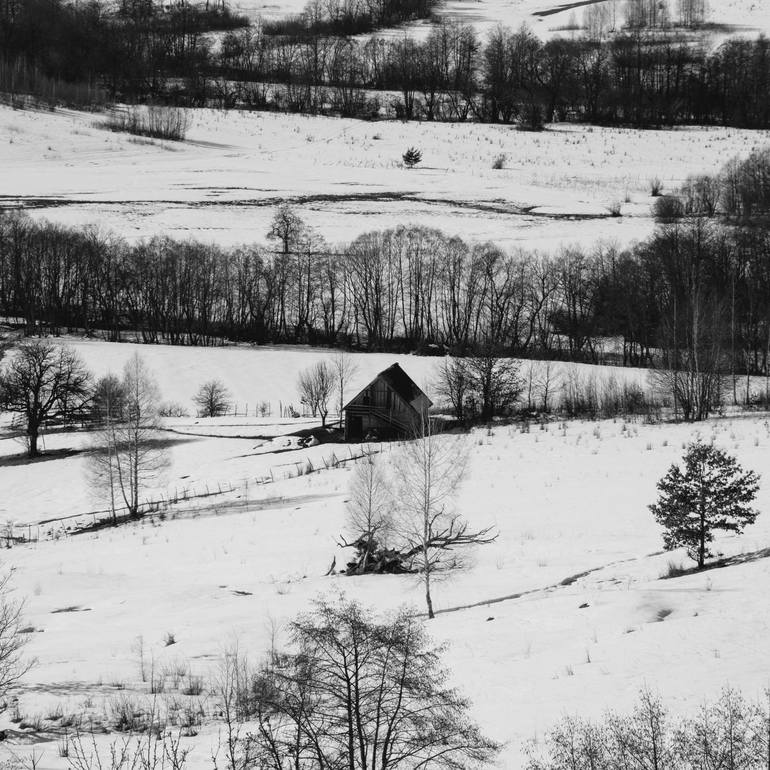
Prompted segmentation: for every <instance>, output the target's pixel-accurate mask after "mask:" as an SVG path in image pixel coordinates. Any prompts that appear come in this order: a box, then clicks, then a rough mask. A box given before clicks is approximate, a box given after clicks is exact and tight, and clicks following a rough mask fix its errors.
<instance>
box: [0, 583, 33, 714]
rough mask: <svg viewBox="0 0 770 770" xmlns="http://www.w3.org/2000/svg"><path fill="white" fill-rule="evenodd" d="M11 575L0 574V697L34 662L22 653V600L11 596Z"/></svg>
mask: <svg viewBox="0 0 770 770" xmlns="http://www.w3.org/2000/svg"><path fill="white" fill-rule="evenodd" d="M11 576H12V573H10V572H7V573H5V574H4V575H0V699H2V698H3V697H4V696H5V693H6V691H7V690H8V688H9V687H11V686H12V685H14V684H16V683H17V682H18V681H19V680H20V679H21V677H23V676H24V674H26V673H27V672H28V671H29V670H30V668H31V667H32V665H33V664H34V660H31V659H25V658H24V657H23V655H22V651H23V649H24V645H25V644H26V643H27V638H28V637H27V636H25V635H24V634H22V612H23V610H24V602H23V601H21V600H17V599H14V598H13V597H12V596H11V585H10V581H11Z"/></svg>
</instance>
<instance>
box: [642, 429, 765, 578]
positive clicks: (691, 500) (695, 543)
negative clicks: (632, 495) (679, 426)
mask: <svg viewBox="0 0 770 770" xmlns="http://www.w3.org/2000/svg"><path fill="white" fill-rule="evenodd" d="M758 487H759V476H758V475H757V474H756V473H755V472H754V471H744V470H743V468H741V466H740V465H739V464H738V462H737V460H736V459H735V458H734V457H731V456H730V455H728V454H727V453H726V452H724V451H723V450H721V449H718V448H717V447H715V446H712V445H710V444H704V443H703V442H702V441H696V442H693V443H692V444H690V445H689V446H688V448H687V452H686V454H685V456H684V472H682V470H681V469H680V468H679V466H678V465H676V464H674V465H672V466H671V468H669V470H668V473H667V474H666V475H665V476H664V477H663V478H662V479H661V480H660V481H659V482H658V490H659V491H660V497H659V498H658V502H657V503H655V504H654V505H651V506H650V510H651V511H652V513H653V515H654V516H655V519H656V520H657V522H658V523H659V524H660V525H661V526H663V527H665V529H666V532H665V534H664V535H663V543H664V546H665V548H666V550H673V549H675V548H680V547H682V546H684V547H685V548H686V549H687V554H688V556H690V557H691V558H692V559H694V560H695V561H697V562H698V567H703V565H704V563H705V560H706V558H707V557H709V556H712V555H713V554H712V553H711V552H710V551H709V548H708V545H709V543H711V542H712V540H713V538H714V535H713V533H714V530H717V529H720V530H725V531H728V532H736V533H740V532H742V531H743V529H744V527H746V526H747V525H748V524H753V523H754V520H755V519H756V518H757V514H758V511H756V510H754V509H753V508H751V506H750V504H751V502H752V501H753V500H754V497H755V496H756V493H757V489H758Z"/></svg>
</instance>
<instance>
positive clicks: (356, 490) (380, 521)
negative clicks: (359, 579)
mask: <svg viewBox="0 0 770 770" xmlns="http://www.w3.org/2000/svg"><path fill="white" fill-rule="evenodd" d="M392 506H393V501H392V496H391V488H390V484H389V482H388V479H387V477H386V475H385V469H384V467H383V464H382V462H381V460H379V459H378V458H377V457H376V456H374V455H370V456H369V457H365V458H364V459H363V461H362V462H360V463H358V464H357V465H356V466H355V468H354V470H353V479H352V481H351V485H350V498H349V499H348V501H347V530H348V532H349V533H350V534H351V536H352V537H351V541H350V543H347V542H345V541H343V542H342V543H341V545H353V546H355V548H356V549H357V551H358V558H357V568H356V569H355V570H354V571H355V572H357V573H363V572H367V571H369V567H370V560H371V559H372V557H373V555H374V554H375V552H376V550H377V548H378V547H382V546H387V545H389V542H388V541H389V536H390V534H391V528H392V525H393V521H392V517H391V510H392Z"/></svg>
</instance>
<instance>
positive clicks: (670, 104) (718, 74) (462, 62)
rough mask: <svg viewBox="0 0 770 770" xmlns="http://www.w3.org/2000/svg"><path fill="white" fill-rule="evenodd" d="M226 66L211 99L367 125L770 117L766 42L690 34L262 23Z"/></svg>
mask: <svg viewBox="0 0 770 770" xmlns="http://www.w3.org/2000/svg"><path fill="white" fill-rule="evenodd" d="M653 5H654V7H655V8H657V6H658V3H655V4H653ZM593 34H595V33H591V32H590V30H589V35H593ZM596 34H598V33H596ZM218 66H219V68H220V69H219V72H218V73H217V72H216V70H212V73H211V82H210V83H209V85H208V86H205V84H203V85H204V91H206V90H208V93H209V97H208V98H211V99H215V100H218V101H219V102H220V103H222V104H224V103H225V102H229V104H230V106H235V105H236V104H238V103H248V104H250V105H252V106H256V107H270V108H272V109H283V110H289V111H292V110H294V111H303V112H321V111H326V112H337V113H342V114H344V115H350V116H359V117H370V116H372V115H374V114H377V113H378V112H379V111H380V110H382V109H383V108H384V109H385V110H386V113H387V114H391V115H397V116H399V117H403V118H408V119H410V118H419V119H425V120H452V121H458V120H468V119H472V120H479V121H485V122H501V123H519V124H521V125H523V126H525V127H529V128H534V129H537V128H540V127H542V122H543V121H544V120H545V121H548V120H552V119H558V120H574V119H577V120H583V121H585V120H588V121H592V122H600V123H613V122H621V123H630V124H632V125H637V126H650V125H674V124H681V123H717V124H729V125H739V126H747V127H761V126H765V125H767V121H768V118H769V116H770V101H768V97H767V95H766V89H765V88H764V83H766V82H767V80H768V75H770V64H768V56H767V41H766V40H765V39H764V38H759V39H757V40H755V41H750V40H731V41H728V42H726V43H724V44H723V45H722V46H721V47H720V48H718V49H717V50H716V51H713V52H709V51H708V50H707V49H706V48H698V47H695V46H693V44H692V41H691V39H690V37H689V36H687V35H683V36H678V35H677V34H672V33H660V32H649V31H644V30H641V29H635V30H633V31H630V32H617V31H616V32H615V34H613V35H611V36H603V35H598V38H596V39H594V38H593V37H591V36H583V37H576V38H570V39H567V38H561V37H556V38H553V39H551V40H549V41H547V42H543V41H542V40H540V39H539V38H538V37H537V36H536V35H535V34H534V33H533V32H532V31H531V30H529V29H528V28H521V29H518V30H510V29H507V28H505V27H498V28H496V29H494V30H492V31H491V32H490V34H489V35H488V37H487V38H486V39H485V40H482V39H481V38H479V36H478V35H477V33H476V32H475V30H474V29H473V28H472V27H470V26H464V25H461V24H458V23H455V22H450V21H444V22H441V23H440V24H438V25H436V26H435V27H433V29H432V30H431V31H430V33H429V35H428V37H427V38H426V39H425V40H424V41H418V40H415V39H413V38H410V37H408V36H403V37H395V38H370V39H368V40H365V41H359V40H357V39H355V38H353V39H351V38H344V37H332V36H329V37H322V36H321V37H319V36H317V35H314V34H310V33H308V34H306V35H304V36H302V35H290V36H286V35H283V36H275V35H270V34H267V33H266V30H265V29H264V28H262V27H260V26H259V25H256V26H254V27H251V28H249V29H245V30H239V31H236V32H232V33H230V34H229V35H228V36H227V37H226V40H225V43H224V45H223V49H222V52H221V59H220V61H219V62H218ZM219 78H224V79H225V80H228V81H229V86H228V88H229V89H230V95H229V97H228V98H227V99H223V97H222V95H221V94H218V93H217V89H218V88H221V87H222V86H224V83H223V82H222V81H221V80H219ZM260 84H261V85H262V87H260ZM201 85H202V84H201V83H200V82H198V83H196V84H192V83H191V84H189V86H188V87H189V88H190V89H191V91H194V90H195V88H196V87H201ZM265 86H267V87H265Z"/></svg>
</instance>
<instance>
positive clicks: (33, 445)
mask: <svg viewBox="0 0 770 770" xmlns="http://www.w3.org/2000/svg"><path fill="white" fill-rule="evenodd" d="M39 435H40V431H39V428H38V426H37V425H36V424H34V423H31V424H30V425H28V426H27V438H28V441H29V446H28V448H27V456H28V457H39V456H40V451H39V450H38V448H37V441H38V437H39Z"/></svg>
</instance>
